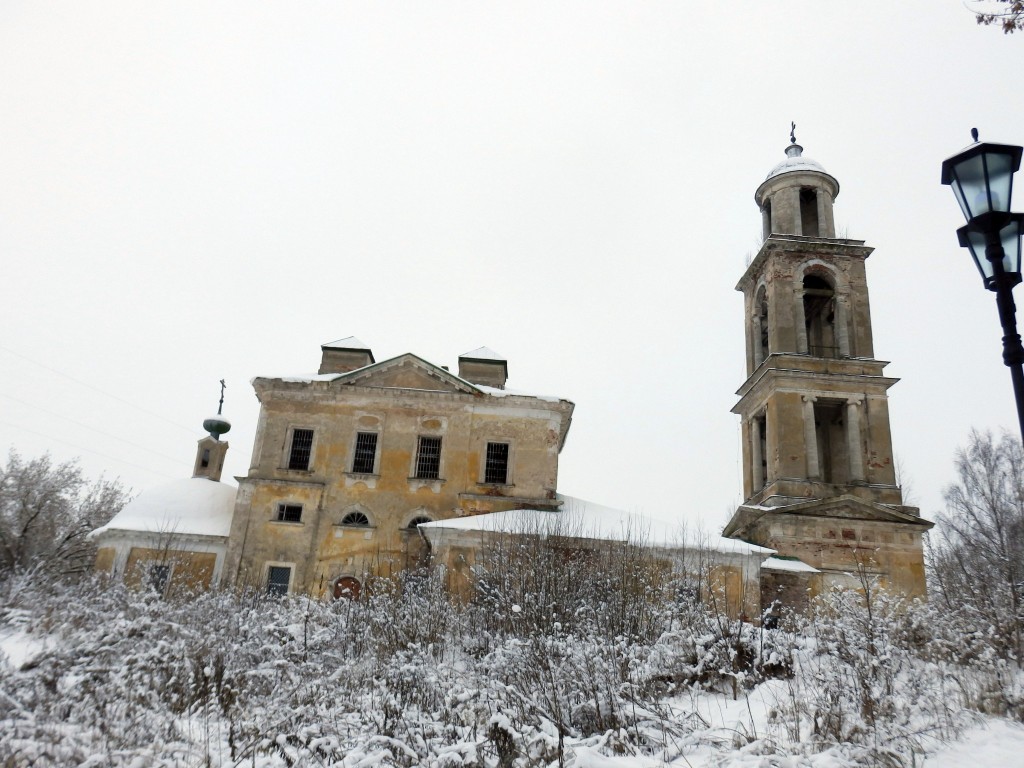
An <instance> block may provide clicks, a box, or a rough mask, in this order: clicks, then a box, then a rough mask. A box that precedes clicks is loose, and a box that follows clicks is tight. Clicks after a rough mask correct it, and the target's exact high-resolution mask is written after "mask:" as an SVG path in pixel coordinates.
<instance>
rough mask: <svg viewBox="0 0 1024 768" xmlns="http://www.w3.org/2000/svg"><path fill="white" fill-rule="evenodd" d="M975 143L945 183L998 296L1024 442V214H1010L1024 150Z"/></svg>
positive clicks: (945, 172)
mask: <svg viewBox="0 0 1024 768" xmlns="http://www.w3.org/2000/svg"><path fill="white" fill-rule="evenodd" d="M971 136H972V137H973V138H974V143H973V144H971V145H970V146H969V147H967V148H966V149H965V150H964V151H963V152H960V153H959V154H957V155H954V156H953V157H951V158H949V159H948V160H946V161H945V162H943V163H942V183H943V184H948V185H949V186H951V187H952V188H953V194H954V195H956V200H957V202H958V203H959V204H960V209H961V210H962V211H963V213H964V217H965V218H966V219H967V225H966V226H964V227H961V228H960V229H958V230H957V237H958V238H959V240H960V245H961V247H964V248H968V249H969V250H970V252H971V256H972V257H973V258H974V263H975V265H976V266H977V267H978V271H979V272H980V273H981V279H982V282H983V283H984V284H985V287H986V288H987V289H988V290H990V291H994V292H995V294H996V306H997V307H998V309H999V323H1000V325H1002V327H1003V362H1004V363H1005V364H1006V366H1007V367H1008V368H1009V369H1010V378H1011V379H1012V380H1013V394H1014V398H1015V399H1016V401H1017V421H1018V422H1019V423H1020V431H1021V439H1022V440H1024V346H1022V345H1021V338H1020V334H1019V333H1018V332H1017V307H1016V305H1015V304H1014V302H1013V293H1012V291H1013V287H1014V286H1015V285H1017V283H1019V282H1020V281H1021V265H1020V255H1021V254H1020V236H1021V229H1022V225H1024V214H1021V213H1011V212H1010V197H1011V195H1012V194H1013V174H1014V173H1016V172H1017V170H1018V169H1019V168H1020V159H1021V153H1022V152H1024V149H1022V148H1021V147H1016V146H1012V145H1007V144H989V143H987V142H986V143H979V142H978V129H977V128H974V129H972V130H971Z"/></svg>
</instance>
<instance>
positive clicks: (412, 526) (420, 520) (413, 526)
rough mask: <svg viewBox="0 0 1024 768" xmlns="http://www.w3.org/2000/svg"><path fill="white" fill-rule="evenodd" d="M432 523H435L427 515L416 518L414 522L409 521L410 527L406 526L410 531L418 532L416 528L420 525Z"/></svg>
mask: <svg viewBox="0 0 1024 768" xmlns="http://www.w3.org/2000/svg"><path fill="white" fill-rule="evenodd" d="M430 522H433V521H432V520H431V519H430V518H429V517H427V516H426V515H420V516H419V517H414V518H413V519H412V520H410V521H409V525H408V526H406V527H407V528H409V529H410V530H413V531H415V530H416V526H417V525H419V524H420V523H430Z"/></svg>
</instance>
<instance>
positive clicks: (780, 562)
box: [761, 557, 821, 573]
mask: <svg viewBox="0 0 1024 768" xmlns="http://www.w3.org/2000/svg"><path fill="white" fill-rule="evenodd" d="M761 570H764V571H783V572H785V573H821V571H819V570H818V569H817V568H814V567H812V566H810V565H808V564H807V563H805V562H804V561H803V560H797V559H796V558H793V559H792V560H791V559H789V558H783V557H769V558H768V559H767V560H765V561H764V562H763V563H761Z"/></svg>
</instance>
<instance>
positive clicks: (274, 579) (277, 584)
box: [267, 565, 292, 595]
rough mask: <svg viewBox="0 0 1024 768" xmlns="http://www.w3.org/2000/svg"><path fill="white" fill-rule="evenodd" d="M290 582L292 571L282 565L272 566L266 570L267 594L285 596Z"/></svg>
mask: <svg viewBox="0 0 1024 768" xmlns="http://www.w3.org/2000/svg"><path fill="white" fill-rule="evenodd" d="M291 580H292V569H291V568H289V567H287V566H284V565H272V566H270V567H269V568H268V569H267V594H268V595H287V594H288V584H289V582H291Z"/></svg>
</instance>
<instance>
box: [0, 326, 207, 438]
mask: <svg viewBox="0 0 1024 768" xmlns="http://www.w3.org/2000/svg"><path fill="white" fill-rule="evenodd" d="M0 350H3V351H4V352H7V353H8V354H10V355H14V356H15V357H20V358H21V359H22V360H26V361H28V362H30V363H32V364H33V365H38V366H39V367H40V368H45V369H46V370H48V371H50V372H51V373H55V374H57V375H58V376H63V377H64V378H65V379H68V380H69V381H73V382H75V383H76V384H78V385H80V386H83V387H88V388H89V389H91V390H93V391H94V392H99V393H100V394H101V395H106V396H107V397H109V398H111V399H112V400H117V401H118V402H119V403H123V404H124V405H127V406H129V407H131V408H134V409H136V410H137V411H141V412H142V413H145V414H147V415H149V416H153V417H154V418H157V419H160V421H163V422H166V423H167V424H170V425H171V426H173V427H177V428H178V429H183V430H185V431H186V432H188V433H189V434H190V435H194V434H195V429H193V428H192V427H186V426H183V425H182V424H179V423H178V422H176V421H171V420H170V419H168V418H166V417H165V416H162V415H160V414H159V413H157V412H156V411H151V410H149V409H148V408H143V407H142V406H141V405H136V404H135V403H132V402H129V401H128V400H125V399H124V398H123V397H118V396H117V395H115V394H112V393H110V392H107V391H105V390H102V389H100V388H99V387H97V386H95V385H93V384H90V383H88V382H86V381H82V380H81V379H76V378H75V377H74V376H72V375H70V374H68V373H64V371H59V370H57V369H56V368H54V367H52V366H49V365H46V364H45V363H40V362H39V361H38V360H33V359H32V358H31V357H27V356H26V355H23V354H21V353H20V352H15V351H14V350H13V349H8V348H7V347H4V346H0Z"/></svg>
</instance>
